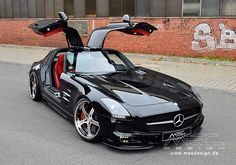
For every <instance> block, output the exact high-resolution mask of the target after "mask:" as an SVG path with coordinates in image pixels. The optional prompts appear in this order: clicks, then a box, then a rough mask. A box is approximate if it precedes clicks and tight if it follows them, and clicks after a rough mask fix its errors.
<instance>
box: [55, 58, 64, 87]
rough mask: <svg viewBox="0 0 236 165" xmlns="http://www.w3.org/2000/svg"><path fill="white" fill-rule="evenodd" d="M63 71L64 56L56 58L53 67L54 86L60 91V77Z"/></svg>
mask: <svg viewBox="0 0 236 165" xmlns="http://www.w3.org/2000/svg"><path fill="white" fill-rule="evenodd" d="M63 70H64V54H63V55H60V56H59V57H58V60H57V62H56V64H55V67H54V77H55V86H56V88H57V89H60V76H61V73H62V72H63Z"/></svg>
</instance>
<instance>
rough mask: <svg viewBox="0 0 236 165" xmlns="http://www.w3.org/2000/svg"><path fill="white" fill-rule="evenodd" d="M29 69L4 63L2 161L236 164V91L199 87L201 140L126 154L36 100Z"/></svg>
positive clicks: (1, 71) (0, 126)
mask: <svg viewBox="0 0 236 165" xmlns="http://www.w3.org/2000/svg"><path fill="white" fill-rule="evenodd" d="M28 70H29V66H28V65H18V64H10V63H0V76H1V78H0V98H1V101H0V164H2V165H11V164H12V165H13V164H14V165H18V164H19V165H24V164H29V165H34V164H39V165H42V164H43V165H46V164H50V165H52V164H57V165H59V164H77V165H78V164H79V165H82V164H91V165H92V164H103V165H104V164H132V165H134V164H142V165H143V164H227V165H229V164H232V165H233V164H235V162H236V154H235V153H236V132H235V130H236V120H235V119H236V93H227V92H224V91H217V90H212V89H201V88H200V89H199V91H200V93H201V95H202V97H203V101H204V105H205V107H204V114H205V122H204V123H203V129H202V131H201V133H200V134H199V136H198V138H195V139H192V140H187V142H188V143H187V144H186V143H183V142H182V143H180V144H178V145H175V144H171V145H169V146H168V147H165V148H163V146H157V147H155V148H153V149H151V150H146V151H131V152H127V151H126V152H125V151H119V150H116V149H111V148H109V147H107V146H105V145H103V144H91V143H87V142H84V141H83V140H82V139H81V138H80V137H79V136H78V135H77V133H76V131H75V129H74V126H73V125H72V124H71V123H70V122H68V121H67V120H66V119H64V118H63V117H62V116H60V115H59V114H58V113H56V112H55V111H53V110H52V109H50V108H49V107H47V106H46V105H45V104H43V103H36V102H33V101H32V100H31V99H30V97H29V94H28V86H27V85H28V74H27V73H28ZM216 136H217V137H216ZM181 153H182V155H173V154H181ZM206 153H207V154H206ZM195 154H205V156H203V155H195Z"/></svg>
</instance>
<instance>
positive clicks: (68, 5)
mask: <svg viewBox="0 0 236 165" xmlns="http://www.w3.org/2000/svg"><path fill="white" fill-rule="evenodd" d="M64 11H65V13H66V14H67V15H69V16H72V15H74V0H64Z"/></svg>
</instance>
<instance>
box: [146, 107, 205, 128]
mask: <svg viewBox="0 0 236 165" xmlns="http://www.w3.org/2000/svg"><path fill="white" fill-rule="evenodd" d="M200 113H201V108H194V109H188V110H183V111H181V112H179V111H178V112H172V113H166V114H161V115H155V116H149V117H146V118H145V124H146V130H147V131H150V132H155V131H168V130H175V129H177V128H178V129H181V128H183V127H187V126H188V125H190V124H192V123H193V122H195V121H196V120H197V118H198V116H199V114H200ZM178 114H182V115H183V116H184V119H185V120H184V122H183V124H182V125H181V126H180V127H175V126H174V121H173V120H174V117H175V116H176V115H178Z"/></svg>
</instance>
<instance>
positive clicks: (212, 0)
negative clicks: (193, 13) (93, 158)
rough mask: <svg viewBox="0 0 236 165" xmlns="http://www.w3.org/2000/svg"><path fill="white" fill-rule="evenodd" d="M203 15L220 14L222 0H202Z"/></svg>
mask: <svg viewBox="0 0 236 165" xmlns="http://www.w3.org/2000/svg"><path fill="white" fill-rule="evenodd" d="M201 12H202V14H201V16H203V17H204V16H206V17H210V16H219V15H220V0H202V9H201Z"/></svg>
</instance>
